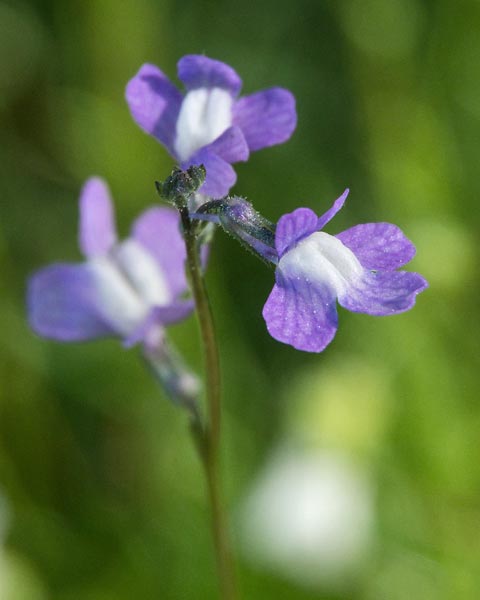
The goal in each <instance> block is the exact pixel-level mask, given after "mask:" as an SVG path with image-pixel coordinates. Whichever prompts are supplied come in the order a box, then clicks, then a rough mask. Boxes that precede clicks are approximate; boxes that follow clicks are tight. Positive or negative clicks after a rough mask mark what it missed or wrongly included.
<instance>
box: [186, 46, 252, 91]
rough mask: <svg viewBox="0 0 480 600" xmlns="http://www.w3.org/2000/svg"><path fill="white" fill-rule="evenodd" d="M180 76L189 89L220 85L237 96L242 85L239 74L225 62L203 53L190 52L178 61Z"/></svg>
mask: <svg viewBox="0 0 480 600" xmlns="http://www.w3.org/2000/svg"><path fill="white" fill-rule="evenodd" d="M177 69H178V78H179V79H180V81H182V82H183V84H184V85H185V87H186V88H187V90H195V89H197V88H202V87H204V88H213V87H219V88H223V89H226V90H228V91H229V92H230V93H231V94H232V96H236V95H237V94H238V93H239V92H240V89H241V87H242V80H241V79H240V77H239V76H238V74H237V73H236V72H235V71H234V70H233V69H232V67H229V66H228V65H226V64H225V63H223V62H220V61H219V60H213V59H212V58H208V57H207V56H203V55H201V54H189V55H187V56H184V57H183V58H181V59H180V60H179V61H178V64H177Z"/></svg>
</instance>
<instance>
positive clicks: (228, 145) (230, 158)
mask: <svg viewBox="0 0 480 600" xmlns="http://www.w3.org/2000/svg"><path fill="white" fill-rule="evenodd" d="M203 149H204V150H207V149H208V150H211V151H212V152H214V153H215V154H217V155H218V156H220V158H223V160H226V161H227V162H229V163H235V162H239V161H246V160H248V156H249V154H250V151H249V150H248V145H247V142H246V140H245V136H244V135H243V133H242V130H241V129H240V127H236V126H235V125H234V126H233V127H229V128H228V129H226V130H225V131H224V132H223V133H222V135H221V136H220V137H218V138H217V139H216V140H215V141H214V142H212V143H211V144H209V145H208V146H205V147H204V148H203Z"/></svg>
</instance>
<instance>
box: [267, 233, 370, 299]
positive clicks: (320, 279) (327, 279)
mask: <svg viewBox="0 0 480 600" xmlns="http://www.w3.org/2000/svg"><path fill="white" fill-rule="evenodd" d="M278 268H279V269H280V271H281V272H282V273H283V274H285V276H287V277H288V278H302V279H303V280H305V281H307V282H309V283H312V284H314V285H315V284H317V285H321V286H327V287H328V288H329V289H331V290H333V291H334V292H335V295H336V296H342V295H344V294H345V292H347V290H348V288H349V287H350V286H351V285H352V284H354V283H355V281H356V280H358V278H360V277H361V275H362V274H363V272H364V268H363V267H362V265H361V264H360V262H359V260H358V259H357V257H356V256H355V254H354V253H353V252H352V251H351V250H350V249H349V248H347V247H346V246H345V245H344V244H342V242H341V241H340V240H339V239H337V238H336V237H334V236H333V235H329V234H328V233H324V232H323V231H317V232H315V233H312V234H311V235H309V236H308V237H307V238H305V239H304V240H301V241H300V242H298V244H297V245H296V246H294V247H293V248H292V249H291V250H289V251H288V252H287V253H286V254H284V255H283V256H282V258H281V259H280V262H279V264H278Z"/></svg>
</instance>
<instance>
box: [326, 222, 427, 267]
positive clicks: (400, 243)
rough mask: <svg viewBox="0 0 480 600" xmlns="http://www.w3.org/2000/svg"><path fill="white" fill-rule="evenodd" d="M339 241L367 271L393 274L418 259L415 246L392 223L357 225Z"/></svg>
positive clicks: (343, 232)
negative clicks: (374, 270)
mask: <svg viewBox="0 0 480 600" xmlns="http://www.w3.org/2000/svg"><path fill="white" fill-rule="evenodd" d="M335 237H337V238H338V239H339V240H340V241H341V242H342V243H343V244H345V246H347V248H350V250H351V251H352V252H353V253H354V254H355V256H356V257H357V258H358V260H359V261H360V262H361V263H362V265H363V266H364V267H365V268H366V269H377V270H385V271H394V270H395V269H398V268H399V267H403V265H405V264H406V263H408V262H409V261H411V260H412V258H413V257H414V256H415V246H414V245H413V244H412V242H411V241H410V240H409V239H408V238H407V237H405V235H404V234H403V233H402V231H401V230H400V229H399V228H398V227H397V226H396V225H392V224H390V223H367V224H365V225H356V226H355V227H351V228H350V229H347V230H346V231H342V232H341V233H339V234H338V235H337V236H335Z"/></svg>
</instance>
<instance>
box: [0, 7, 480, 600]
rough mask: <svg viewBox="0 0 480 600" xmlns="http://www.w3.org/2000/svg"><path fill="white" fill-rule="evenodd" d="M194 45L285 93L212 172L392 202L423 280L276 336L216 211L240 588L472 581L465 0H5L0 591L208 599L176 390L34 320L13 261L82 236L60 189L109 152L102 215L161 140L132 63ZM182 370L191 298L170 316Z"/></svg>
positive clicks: (192, 355)
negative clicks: (286, 114) (262, 142)
mask: <svg viewBox="0 0 480 600" xmlns="http://www.w3.org/2000/svg"><path fill="white" fill-rule="evenodd" d="M186 53H206V54H207V55H209V56H211V57H214V58H218V59H220V60H223V61H225V62H227V63H229V64H231V65H232V66H234V68H236V70H237V71H238V72H239V73H240V74H241V76H242V77H243V80H244V92H245V93H251V92H254V91H256V90H258V89H260V88H264V87H269V86H272V85H282V86H284V87H287V88H289V89H290V90H291V91H292V92H293V93H294V94H295V96H296V98H297V108H298V115H299V122H298V127H297V130H296V132H295V134H294V136H293V138H292V139H291V141H290V142H288V143H287V144H284V145H282V146H278V147H275V148H271V149H266V150H263V151H261V152H259V153H256V154H254V155H253V156H252V157H251V159H250V161H249V162H248V164H241V165H237V167H236V170H237V173H238V184H237V186H236V187H235V188H234V192H236V193H237V194H241V195H244V196H247V197H248V198H249V199H250V200H251V201H253V202H254V203H255V206H256V207H257V208H258V210H260V211H261V212H262V213H263V214H264V215H265V216H267V217H269V218H270V219H272V220H276V219H277V218H278V217H279V216H280V215H282V214H283V213H285V212H288V211H291V210H292V209H294V208H295V207H297V206H299V205H303V206H310V207H312V208H313V209H314V210H316V211H317V212H322V211H323V210H325V209H326V208H327V207H329V206H330V203H331V202H332V200H333V199H334V198H336V197H337V196H338V195H339V194H340V193H341V192H342V191H343V189H344V188H345V187H347V186H348V187H350V189H351V194H350V197H349V200H348V202H347V205H346V207H345V209H344V210H343V211H342V213H341V214H339V215H338V216H337V217H336V219H335V220H334V221H333V222H332V223H330V225H329V227H328V231H330V232H331V233H336V232H338V231H341V230H342V229H345V228H347V227H350V226H352V225H354V224H356V223H359V222H368V221H372V220H375V221H391V222H394V223H397V224H398V225H400V226H401V227H402V229H403V230H404V231H405V232H406V234H407V235H408V236H409V237H410V238H411V239H413V240H414V242H415V244H416V246H417V257H416V258H415V259H414V261H413V262H412V263H411V265H410V267H411V269H412V270H417V271H419V272H421V273H422V274H423V275H424V276H426V277H427V279H428V280H429V282H430V288H429V290H428V291H426V292H425V293H423V294H422V295H421V296H420V297H419V298H418V302H417V306H416V307H415V309H414V310H413V311H411V312H409V313H406V314H403V315H399V316H395V317H391V318H373V317H368V316H365V315H353V314H350V313H347V312H346V311H343V310H340V329H339V332H338V335H337V337H336V339H335V340H334V342H333V343H332V344H331V346H330V347H329V348H328V349H327V350H326V351H325V352H324V353H323V354H321V355H308V354H304V353H300V352H296V351H294V350H293V349H292V348H290V347H287V346H283V345H281V344H279V343H276V342H275V341H274V340H273V339H271V338H270V337H269V336H268V334H267V333H266V330H265V326H264V323H263V320H262V317H261V309H262V306H263V302H264V301H265V299H266V297H267V295H268V293H269V290H270V288H271V285H272V272H271V271H269V270H267V269H266V268H265V267H264V265H263V264H261V263H260V262H259V261H257V260H256V259H255V258H253V257H252V256H250V255H247V254H245V253H244V251H243V250H242V249H241V248H240V247H239V246H237V245H236V244H235V242H234V241H232V240H231V239H227V238H226V237H225V236H224V235H222V234H219V235H218V236H217V237H216V239H215V243H214V248H213V250H212V253H211V262H210V265H209V271H208V277H207V279H208V285H209V288H210V293H211V299H212V304H213V308H214V311H215V316H216V322H217V325H218V333H219V341H220V347H221V360H222V371H223V381H224V436H223V450H224V455H223V466H224V479H225V482H224V483H225V489H226V496H227V501H228V505H229V510H230V514H231V520H232V528H233V529H234V534H235V538H236V544H237V549H238V566H239V578H240V581H241V587H242V590H243V597H244V598H245V599H249V600H252V599H257V598H258V599H262V600H266V599H270V598H271V599H279V598H281V599H282V600H283V599H285V600H289V599H292V600H294V599H300V600H301V599H309V598H318V599H325V600H326V599H337V600H340V599H345V600H356V599H366V600H404V599H408V600H413V599H417V598H418V599H422V600H429V599H432V600H433V599H435V600H437V599H455V600H463V599H468V600H470V599H472V600H473V599H476V598H479V597H480V543H479V539H480V460H479V459H480V394H479V391H480V385H479V378H480V375H479V374H480V360H479V359H480V348H479V339H480V319H479V308H480V307H479V300H478V299H479V296H480V284H479V269H478V230H479V218H480V211H479V210H478V203H479V193H478V173H479V167H478V165H479V150H480V144H479V142H480V74H479V73H480V72H479V65H480V3H479V2H478V0H456V1H455V2H452V1H451V0H340V1H339V0H325V1H314V0H311V1H307V0H299V1H297V2H291V1H287V0H264V1H262V2H257V3H253V2H251V3H249V2H247V3H241V2H234V1H232V0H218V1H215V0H202V1H199V0H182V1H179V0H170V1H169V0H122V2H118V1H117V0H83V1H68V2H66V1H65V0H36V1H35V0H31V1H30V2H27V1H24V0H11V1H10V2H6V1H4V0H2V1H1V2H0V127H1V143H0V331H1V335H0V485H1V493H0V495H1V498H2V501H1V503H0V597H1V598H2V600H37V599H38V600H45V599H55V600H114V599H115V600H127V599H131V598H144V599H150V598H151V599H154V598H155V599H158V598H162V600H168V599H182V600H183V599H185V600H187V599H192V600H194V599H195V600H197V599H200V600H202V599H210V598H215V593H216V583H215V576H214V564H213V559H212V549H211V542H210V537H209V528H208V507H207V506H206V503H205V498H204V487H203V481H202V479H201V472H200V467H199V464H198V461H197V459H196V456H195V454H194V451H193V448H192V444H191V440H190V439H189V435H188V428H187V422H186V418H185V415H184V414H183V413H182V412H181V411H179V410H178V409H176V408H174V407H173V406H172V405H171V404H170V403H169V402H168V401H167V399H166V398H165V397H164V396H163V395H162V392H161V391H160V390H159V389H158V388H157V387H156V386H155V383H154V382H153V381H152V380H151V379H150V378H149V377H148V375H147V374H146V372H145V370H144V368H143V365H142V364H141V362H140V361H139V360H138V356H137V354H136V352H135V351H128V352H127V351H125V350H124V349H123V348H122V347H121V346H120V344H119V343H118V342H117V341H115V340H113V341H112V340H109V341H101V342H96V343H91V344H78V345H65V346H62V345H59V344H56V343H53V342H49V341H45V340H42V339H38V338H37V337H35V336H34V335H33V334H32V333H31V331H29V328H28V325H27V322H26V317H25V301H24V296H25V282H26V279H27V277H28V276H29V274H31V273H32V272H33V271H34V270H35V269H37V268H39V267H41V266H43V265H46V264H47V263H49V262H52V261H55V260H71V261H75V260H78V259H79V258H80V255H79V252H78V249H77V245H76V235H77V233H76V232H77V199H78V192H79V189H80V186H81V185H82V182H83V181H84V180H85V179H86V178H87V177H88V176H90V175H92V174H98V175H101V176H103V177H105V178H106V179H107V180H108V181H109V183H110V185H111V188H112V193H113V196H114V198H115V201H116V207H117V215H118V222H119V228H120V231H121V232H122V233H123V234H125V233H126V232H127V231H128V227H129V224H130V222H131V220H132V219H133V218H134V217H135V216H136V215H137V214H138V213H139V212H140V211H141V210H143V209H144V208H145V207H146V206H148V205H150V204H152V203H155V202H156V201H157V197H156V195H155V191H154V185H153V182H154V180H155V179H163V178H165V177H166V176H167V175H168V173H169V171H170V169H171V167H172V161H171V159H170V158H169V157H168V155H167V153H166V151H165V150H164V149H163V147H161V146H160V145H159V144H158V143H157V142H156V141H155V140H154V139H153V138H149V137H148V136H146V135H145V134H144V133H143V132H142V131H140V129H138V128H137V127H136V125H135V124H134V123H133V121H132V120H131V118H130V115H129V112H128V109H127V106H126V103H125V101H124V88H125V84H126V82H127V81H128V80H129V78H131V77H132V76H133V75H134V74H135V72H136V71H137V70H138V68H139V66H140V65H141V64H142V63H143V62H147V61H148V62H153V63H155V64H157V65H159V66H160V67H161V68H162V69H163V70H164V71H165V72H166V73H167V74H169V75H170V76H171V77H172V78H173V79H174V80H175V74H176V68H175V65H176V61H177V60H178V58H179V57H180V56H182V55H183V54H186ZM172 336H173V337H174V339H175V341H176V343H177V344H178V346H179V347H180V348H181V349H182V350H183V351H184V353H185V355H186V356H187V358H188V361H189V362H190V364H191V365H192V367H194V368H195V369H197V370H199V371H201V367H202V361H201V355H200V352H199V350H198V341H197V330H196V325H195V321H194V319H190V320H189V321H188V322H186V323H184V324H182V325H180V326H176V327H175V328H173V330H172Z"/></svg>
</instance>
